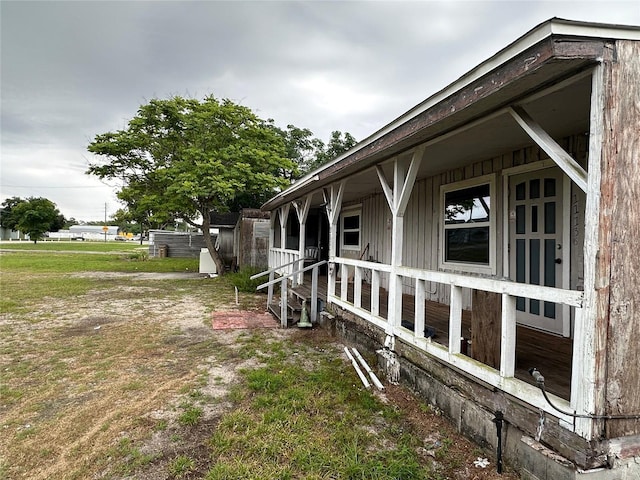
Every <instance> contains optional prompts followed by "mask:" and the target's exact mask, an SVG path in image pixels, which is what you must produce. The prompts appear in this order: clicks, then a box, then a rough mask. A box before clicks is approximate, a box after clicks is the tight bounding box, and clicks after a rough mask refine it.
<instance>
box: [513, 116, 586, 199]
mask: <svg viewBox="0 0 640 480" xmlns="http://www.w3.org/2000/svg"><path fill="white" fill-rule="evenodd" d="M508 110H509V113H510V114H511V116H512V117H513V118H514V119H515V121H516V122H518V125H520V126H521V127H522V129H523V130H524V131H525V132H526V133H527V135H529V136H530V137H531V139H532V140H533V141H534V142H536V144H537V145H538V146H539V147H540V148H542V149H543V150H544V151H545V152H546V153H547V155H549V157H551V159H552V160H553V161H554V162H556V164H557V165H558V166H559V167H560V168H561V169H562V171H563V172H564V173H565V174H567V176H568V177H569V178H571V180H573V181H574V182H575V184H576V185H578V187H580V189H581V190H582V191H583V192H586V190H587V172H585V170H584V169H583V168H582V167H581V166H580V165H579V164H578V162H576V161H575V160H574V159H573V158H572V157H571V155H569V154H568V153H567V152H566V151H565V150H564V149H563V148H562V147H561V146H560V145H559V144H558V142H556V141H555V140H554V139H553V138H551V135H549V134H548V133H547V132H546V131H545V130H544V129H543V128H542V127H541V126H540V125H539V124H538V123H537V122H536V121H535V120H533V118H531V116H530V115H529V114H528V113H527V111H526V110H525V109H524V108H523V107H520V106H515V105H514V106H513V107H510V108H509V109H508Z"/></svg>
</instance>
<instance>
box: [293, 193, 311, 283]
mask: <svg viewBox="0 0 640 480" xmlns="http://www.w3.org/2000/svg"><path fill="white" fill-rule="evenodd" d="M311 197H312V195H311V194H309V195H307V196H306V197H305V198H304V200H299V201H296V202H294V203H293V207H294V208H295V210H296V215H297V216H298V222H299V223H300V239H299V241H298V252H299V254H300V259H304V251H305V249H306V247H307V246H306V240H307V217H308V216H309V208H310V207H311ZM303 266H304V261H302V262H300V263H298V265H296V270H298V269H300V268H302V267H303ZM303 281H304V273H300V274H299V275H297V276H296V279H295V282H296V283H298V284H302V283H303Z"/></svg>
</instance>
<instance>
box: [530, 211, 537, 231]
mask: <svg viewBox="0 0 640 480" xmlns="http://www.w3.org/2000/svg"><path fill="white" fill-rule="evenodd" d="M531 231H532V232H534V233H535V232H537V231H538V206H537V205H533V206H532V207H531Z"/></svg>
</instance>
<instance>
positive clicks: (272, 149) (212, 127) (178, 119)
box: [87, 96, 295, 273]
mask: <svg viewBox="0 0 640 480" xmlns="http://www.w3.org/2000/svg"><path fill="white" fill-rule="evenodd" d="M88 149H89V151H90V152H92V153H94V154H96V155H98V156H100V157H101V158H103V159H104V160H103V161H101V162H100V163H93V164H91V165H90V166H89V169H88V171H87V173H88V174H91V175H97V176H98V177H100V178H102V179H104V178H107V179H112V180H113V179H118V180H120V181H121V182H122V185H123V187H122V188H121V190H120V191H119V192H118V196H119V198H120V199H121V200H123V201H124V202H125V203H126V205H127V207H128V209H129V210H130V211H132V212H134V213H132V215H134V214H135V215H140V217H141V216H143V215H147V216H148V218H155V219H156V221H166V222H169V221H174V220H177V219H183V220H185V221H186V222H188V223H189V224H191V225H193V226H196V227H199V228H201V229H202V232H203V234H204V240H205V243H206V245H207V249H208V250H209V253H210V255H211V258H212V259H213V261H214V262H215V264H216V266H217V268H218V271H219V272H220V273H224V265H223V263H222V260H221V258H220V256H219V255H218V252H217V251H216V250H215V248H214V245H213V241H212V238H211V235H210V217H209V214H210V212H211V211H216V212H218V213H226V212H228V211H229V210H230V209H231V207H232V206H234V205H235V204H236V203H237V202H238V199H239V198H240V197H245V198H252V199H254V200H255V199H262V198H264V199H265V200H266V199H268V198H270V197H272V196H273V195H274V194H275V193H277V192H278V191H279V190H280V189H281V188H283V187H285V186H286V185H287V184H288V183H289V181H288V180H287V178H286V176H285V175H283V172H290V171H294V170H295V165H294V164H293V162H292V161H291V160H289V159H288V158H287V155H286V152H285V144H284V141H283V138H282V136H280V135H278V134H277V132H276V131H275V129H274V128H273V125H272V124H271V123H270V122H267V121H264V120H262V119H260V118H259V117H258V116H256V115H255V114H254V113H253V112H252V111H251V110H250V109H249V108H246V107H243V106H240V105H236V104H235V103H233V102H232V101H230V100H226V99H223V100H218V99H216V98H215V97H213V96H209V97H206V98H205V99H203V100H202V101H199V100H196V99H185V98H182V97H173V98H170V99H167V100H158V99H155V100H151V101H150V102H149V103H148V104H146V105H142V106H141V107H140V108H139V109H138V112H137V114H136V116H135V117H134V118H132V119H131V120H130V121H129V122H128V125H127V128H126V129H124V130H119V131H116V132H108V133H104V134H101V135H97V136H96V138H95V139H94V141H93V142H91V143H90V144H89V146H88ZM140 217H139V218H140ZM198 219H199V220H201V223H197V221H198Z"/></svg>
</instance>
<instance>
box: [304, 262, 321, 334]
mask: <svg viewBox="0 0 640 480" xmlns="http://www.w3.org/2000/svg"><path fill="white" fill-rule="evenodd" d="M302 275H304V274H302ZM317 321H318V266H317V265H316V266H315V267H313V270H312V271H311V323H316V322H317Z"/></svg>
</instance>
